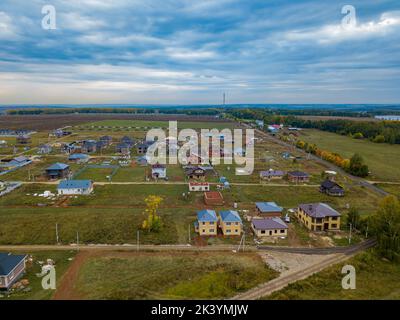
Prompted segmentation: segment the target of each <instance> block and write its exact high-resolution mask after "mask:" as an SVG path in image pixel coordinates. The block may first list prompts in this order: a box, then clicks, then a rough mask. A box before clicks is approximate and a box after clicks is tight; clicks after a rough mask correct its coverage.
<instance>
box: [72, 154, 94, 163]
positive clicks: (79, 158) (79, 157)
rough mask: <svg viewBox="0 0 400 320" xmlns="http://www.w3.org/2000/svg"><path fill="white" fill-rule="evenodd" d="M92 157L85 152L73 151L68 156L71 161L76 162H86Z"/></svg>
mask: <svg viewBox="0 0 400 320" xmlns="http://www.w3.org/2000/svg"><path fill="white" fill-rule="evenodd" d="M89 159H90V157H89V156H88V155H87V154H84V153H73V154H71V155H70V156H69V157H68V160H69V161H72V162H76V163H85V162H88V161H89Z"/></svg>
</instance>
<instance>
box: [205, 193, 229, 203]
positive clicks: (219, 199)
mask: <svg viewBox="0 0 400 320" xmlns="http://www.w3.org/2000/svg"><path fill="white" fill-rule="evenodd" d="M204 203H205V204H206V205H209V206H223V205H224V204H225V201H224V197H223V196H222V193H221V192H219V191H206V192H204Z"/></svg>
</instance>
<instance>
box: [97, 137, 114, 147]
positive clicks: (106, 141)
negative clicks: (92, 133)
mask: <svg viewBox="0 0 400 320" xmlns="http://www.w3.org/2000/svg"><path fill="white" fill-rule="evenodd" d="M99 141H101V142H103V144H104V145H105V146H108V145H110V144H111V143H112V137H111V136H102V137H100V139H99Z"/></svg>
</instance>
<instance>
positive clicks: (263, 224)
mask: <svg viewBox="0 0 400 320" xmlns="http://www.w3.org/2000/svg"><path fill="white" fill-rule="evenodd" d="M251 222H252V224H253V226H254V228H255V229H256V230H270V229H288V226H287V225H286V223H284V222H283V221H282V219H281V218H266V219H253V220H251Z"/></svg>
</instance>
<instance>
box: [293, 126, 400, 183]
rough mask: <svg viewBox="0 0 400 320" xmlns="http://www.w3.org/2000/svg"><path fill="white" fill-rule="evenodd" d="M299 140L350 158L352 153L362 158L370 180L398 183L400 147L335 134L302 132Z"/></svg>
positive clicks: (399, 175) (313, 131)
mask: <svg viewBox="0 0 400 320" xmlns="http://www.w3.org/2000/svg"><path fill="white" fill-rule="evenodd" d="M301 132H302V134H301V136H300V139H302V140H305V141H307V142H311V143H315V144H316V145H317V146H318V147H319V148H321V149H324V150H328V151H332V152H337V153H339V154H340V155H342V156H343V157H346V158H350V157H351V156H352V155H353V154H354V153H356V152H357V153H359V154H360V155H362V156H363V158H364V160H365V162H366V164H367V165H368V166H369V169H370V171H371V176H370V179H371V180H377V181H400V167H399V159H400V146H399V145H389V144H386V143H382V144H379V143H373V142H371V141H368V140H356V139H352V138H350V137H347V136H341V135H339V134H336V133H330V132H324V131H319V130H308V129H307V130H303V131H301Z"/></svg>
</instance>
